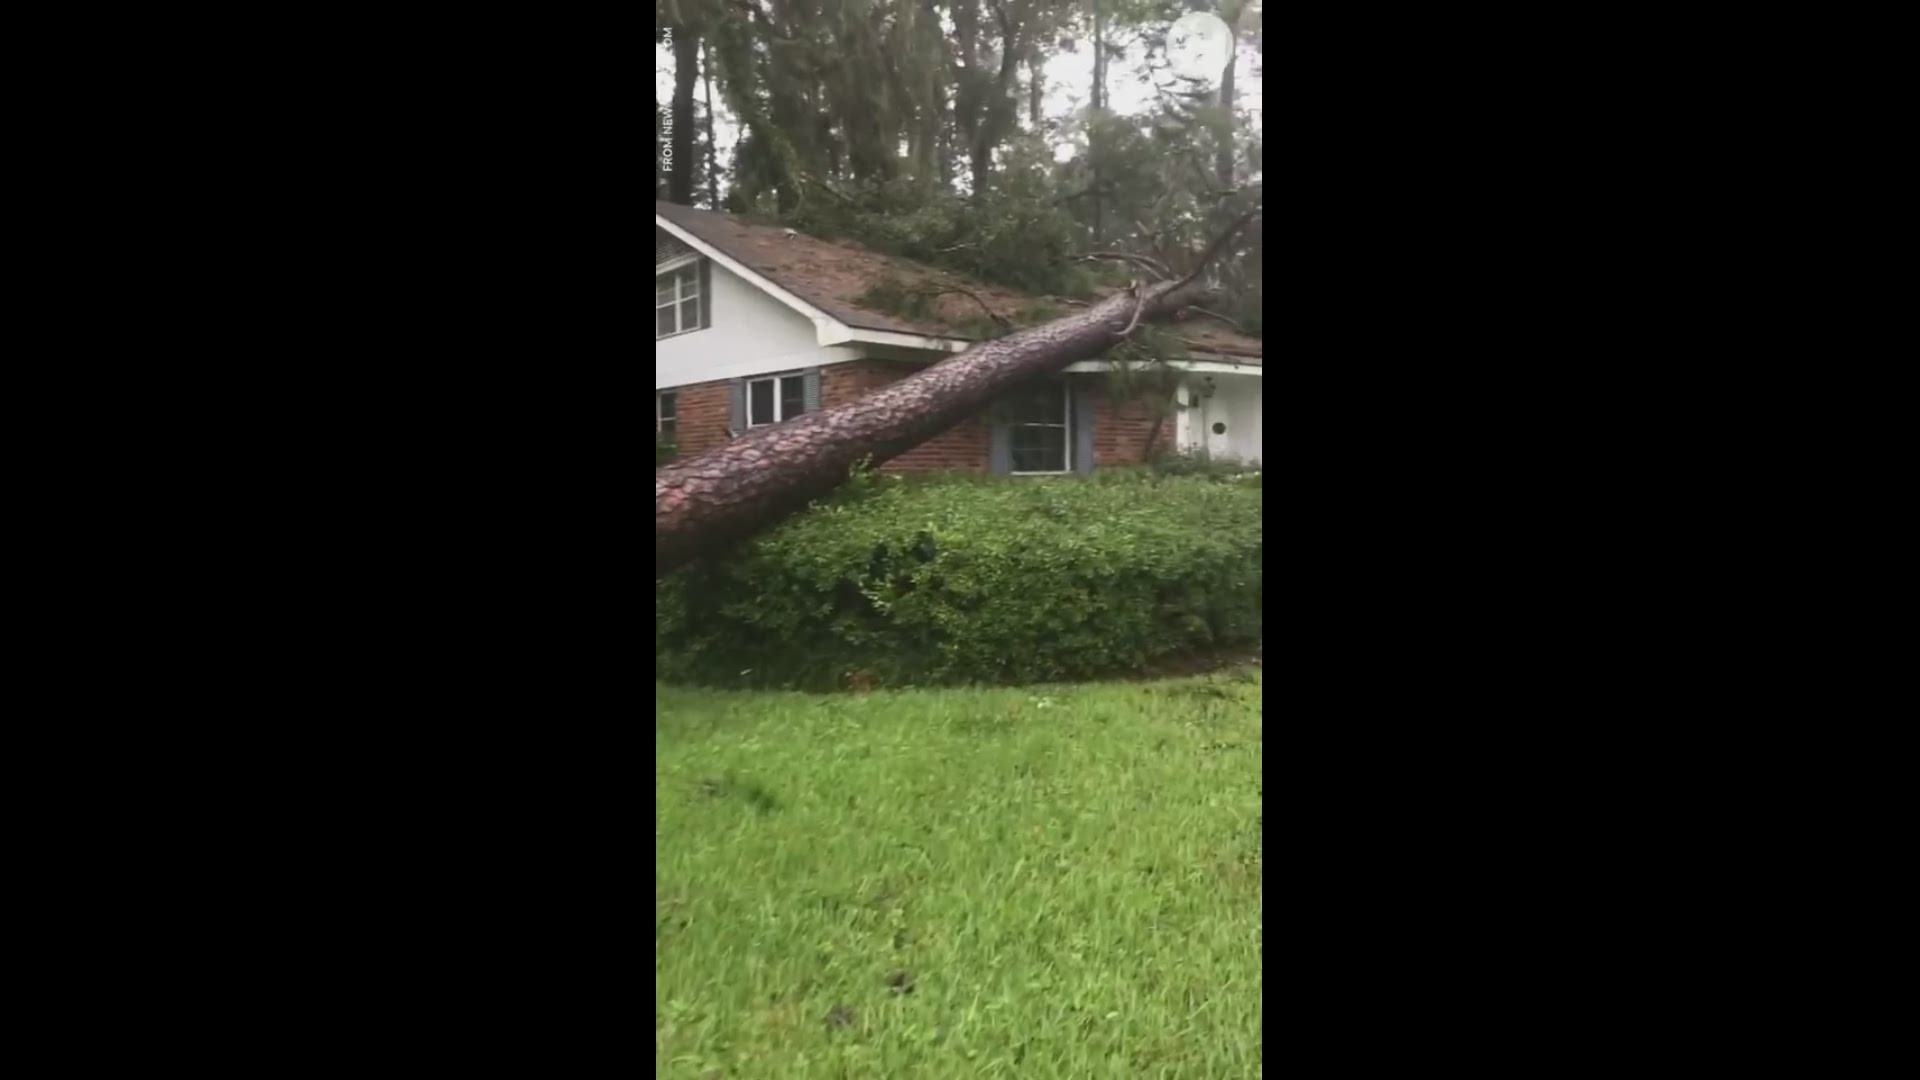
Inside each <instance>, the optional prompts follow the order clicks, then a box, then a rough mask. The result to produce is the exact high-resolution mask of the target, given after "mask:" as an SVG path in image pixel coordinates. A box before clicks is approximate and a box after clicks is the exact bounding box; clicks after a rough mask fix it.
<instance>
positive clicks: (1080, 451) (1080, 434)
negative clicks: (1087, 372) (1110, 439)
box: [1069, 379, 1097, 473]
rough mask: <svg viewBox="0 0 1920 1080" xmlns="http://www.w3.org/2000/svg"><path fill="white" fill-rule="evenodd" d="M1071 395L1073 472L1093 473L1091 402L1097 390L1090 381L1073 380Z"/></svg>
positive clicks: (1070, 385)
mask: <svg viewBox="0 0 1920 1080" xmlns="http://www.w3.org/2000/svg"><path fill="white" fill-rule="evenodd" d="M1069 388H1070V392H1071V393H1072V394H1073V471H1074V472H1077V473H1090V472H1092V471H1093V401H1094V398H1095V396H1096V394H1097V388H1096V386H1095V384H1094V381H1093V380H1092V379H1075V380H1073V382H1072V383H1071V384H1069Z"/></svg>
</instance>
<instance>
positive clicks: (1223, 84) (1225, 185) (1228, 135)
mask: <svg viewBox="0 0 1920 1080" xmlns="http://www.w3.org/2000/svg"><path fill="white" fill-rule="evenodd" d="M1242 7H1243V4H1242V0H1225V3H1224V4H1222V5H1221V9H1220V17H1221V19H1222V21H1224V22H1225V23H1226V24H1227V30H1228V35H1227V67H1226V70H1225V71H1223V72H1221V73H1220V111H1221V112H1222V113H1223V114H1225V115H1224V119H1223V121H1222V122H1223V124H1224V125H1225V126H1224V128H1223V130H1222V131H1221V133H1220V140H1219V142H1218V144H1217V145H1216V147H1215V149H1214V158H1213V168H1214V178H1215V179H1216V180H1218V181H1219V182H1220V187H1221V188H1222V189H1223V190H1225V189H1230V188H1232V187H1233V69H1234V66H1235V63H1236V62H1237V61H1238V60H1239V53H1240V14H1241V9H1242Z"/></svg>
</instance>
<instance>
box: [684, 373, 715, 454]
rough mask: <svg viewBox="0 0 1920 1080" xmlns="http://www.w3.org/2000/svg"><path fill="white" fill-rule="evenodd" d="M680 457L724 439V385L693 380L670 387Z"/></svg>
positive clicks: (708, 448)
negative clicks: (690, 382) (673, 402)
mask: <svg viewBox="0 0 1920 1080" xmlns="http://www.w3.org/2000/svg"><path fill="white" fill-rule="evenodd" d="M673 390H674V392H675V393H676V394H678V395H680V396H679V398H678V399H677V400H676V401H675V412H676V415H677V418H676V420H675V422H674V426H675V427H676V428H677V429H678V433H677V438H678V440H679V447H680V456H681V457H683V458H686V457H692V456H693V455H695V454H698V453H700V452H701V451H703V450H711V449H713V448H714V447H716V446H719V445H720V444H721V443H723V442H726V441H727V407H728V402H727V384H726V383H725V382H704V383H693V384H692V385H690V386H677V387H674V388H673Z"/></svg>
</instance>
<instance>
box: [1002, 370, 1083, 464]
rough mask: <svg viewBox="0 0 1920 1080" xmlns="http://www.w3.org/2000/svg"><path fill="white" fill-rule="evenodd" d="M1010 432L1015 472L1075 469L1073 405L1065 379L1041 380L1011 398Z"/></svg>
mask: <svg viewBox="0 0 1920 1080" xmlns="http://www.w3.org/2000/svg"><path fill="white" fill-rule="evenodd" d="M1010 405H1011V416H1010V418H1009V420H1008V423H1007V427H1008V433H1009V435H1010V436H1011V439H1012V446H1011V449H1012V451H1013V468H1012V469H1011V470H1010V471H1011V472H1012V473H1013V474H1014V475H1016V476H1021V475H1027V476H1031V475H1035V474H1042V473H1063V472H1070V471H1072V469H1073V440H1072V439H1071V438H1070V437H1069V424H1070V417H1071V413H1070V411H1069V410H1070V409H1071V408H1072V405H1071V403H1070V401H1069V397H1068V394H1067V387H1066V384H1065V383H1058V382H1051V383H1041V384H1040V385H1038V386H1033V387H1029V388H1027V389H1025V390H1022V391H1020V392H1019V393H1017V394H1016V395H1014V397H1013V398H1012V400H1011V401H1010Z"/></svg>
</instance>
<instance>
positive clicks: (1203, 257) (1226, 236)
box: [1167, 203, 1260, 293]
mask: <svg viewBox="0 0 1920 1080" xmlns="http://www.w3.org/2000/svg"><path fill="white" fill-rule="evenodd" d="M1259 215H1260V204H1259V203H1255V204H1253V205H1252V206H1250V207H1248V208H1247V211H1246V213H1244V214H1241V215H1240V216H1239V217H1237V218H1234V219H1233V223H1232V224H1230V225H1228V226H1227V231H1226V232H1223V233H1221V234H1220V235H1219V236H1216V237H1214V240H1213V243H1211V244H1208V245H1207V250H1205V251H1203V252H1201V253H1200V261H1199V262H1197V263H1194V264H1193V270H1192V271H1191V272H1189V273H1188V274H1187V276H1186V277H1183V278H1181V279H1180V283H1179V284H1177V285H1175V286H1174V287H1173V288H1171V289H1168V290H1167V291H1168V292H1169V293H1174V292H1179V291H1180V290H1181V289H1184V288H1186V287H1187V286H1189V285H1191V284H1193V283H1194V281H1195V280H1196V279H1198V278H1199V277H1200V271H1202V270H1205V269H1206V268H1207V264H1208V263H1210V262H1212V261H1213V259H1214V256H1216V255H1218V254H1220V252H1221V251H1223V250H1225V248H1226V246H1227V244H1228V243H1230V242H1231V241H1232V240H1233V238H1234V237H1235V236H1236V235H1238V234H1239V232H1240V230H1241V229H1244V228H1246V225H1247V222H1249V221H1252V220H1253V219H1254V218H1256V217H1258V216H1259Z"/></svg>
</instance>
